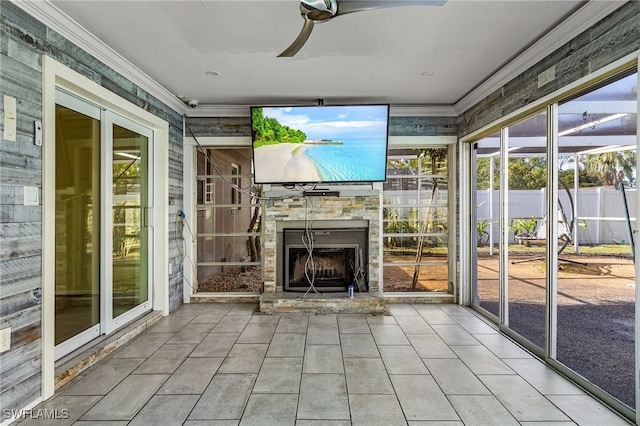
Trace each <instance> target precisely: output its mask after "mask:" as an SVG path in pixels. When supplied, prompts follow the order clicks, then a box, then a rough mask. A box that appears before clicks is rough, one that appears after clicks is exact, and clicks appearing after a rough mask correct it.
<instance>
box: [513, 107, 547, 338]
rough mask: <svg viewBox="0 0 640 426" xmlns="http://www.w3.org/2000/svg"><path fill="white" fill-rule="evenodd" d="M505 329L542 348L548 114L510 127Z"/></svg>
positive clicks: (544, 304)
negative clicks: (507, 307)
mask: <svg viewBox="0 0 640 426" xmlns="http://www.w3.org/2000/svg"><path fill="white" fill-rule="evenodd" d="M508 134H509V136H508V139H507V140H506V141H503V143H505V142H506V143H507V146H508V152H509V153H508V166H509V194H508V200H509V205H508V212H509V217H508V218H507V225H508V226H509V229H508V230H506V231H507V232H509V271H508V275H507V276H508V278H507V279H508V306H509V324H508V325H509V328H511V329H512V330H514V331H516V332H517V333H519V334H520V335H521V336H523V337H524V338H526V339H527V340H529V341H530V342H532V343H534V344H535V345H537V346H539V347H540V348H544V347H545V306H546V288H547V285H546V273H545V270H546V268H545V253H546V248H545V247H546V236H545V227H544V221H545V220H546V217H545V215H546V207H545V205H546V198H545V193H546V187H547V154H546V146H547V138H546V134H547V114H546V112H541V113H539V114H536V115H534V116H532V117H529V118H527V119H525V120H522V121H520V122H518V123H515V124H513V125H511V126H509V128H508Z"/></svg>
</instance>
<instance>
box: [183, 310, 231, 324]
mask: <svg viewBox="0 0 640 426" xmlns="http://www.w3.org/2000/svg"><path fill="white" fill-rule="evenodd" d="M222 318H224V313H222V312H219V311H208V310H205V311H204V312H201V313H200V314H198V315H197V316H196V317H195V318H194V319H192V320H191V323H190V324H212V325H215V324H217V323H219V322H220V321H221V320H222Z"/></svg>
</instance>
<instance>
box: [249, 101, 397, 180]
mask: <svg viewBox="0 0 640 426" xmlns="http://www.w3.org/2000/svg"><path fill="white" fill-rule="evenodd" d="M388 128H389V105H347V106H344V105H340V106H336V105H330V106H292V107H251V129H252V132H251V137H252V143H253V164H254V165H253V167H254V180H255V183H257V184H262V183H269V184H311V183H331V182H339V183H347V182H381V181H384V180H385V179H386V170H387V141H388Z"/></svg>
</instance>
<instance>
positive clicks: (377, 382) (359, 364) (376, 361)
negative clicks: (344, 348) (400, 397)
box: [344, 358, 393, 395]
mask: <svg viewBox="0 0 640 426" xmlns="http://www.w3.org/2000/svg"><path fill="white" fill-rule="evenodd" d="M344 369H345V374H346V376H347V389H348V390H349V394H350V395H351V394H370V395H374V394H393V386H391V380H390V379H389V375H388V374H387V371H386V370H385V368H384V364H383V363H382V359H380V358H345V360H344Z"/></svg>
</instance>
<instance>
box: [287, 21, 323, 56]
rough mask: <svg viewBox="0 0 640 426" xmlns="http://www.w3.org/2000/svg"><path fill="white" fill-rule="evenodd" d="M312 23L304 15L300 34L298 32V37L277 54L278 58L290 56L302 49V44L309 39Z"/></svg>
mask: <svg viewBox="0 0 640 426" xmlns="http://www.w3.org/2000/svg"><path fill="white" fill-rule="evenodd" d="M313 25H314V24H313V21H312V20H311V19H309V18H308V17H306V16H305V17H304V25H303V26H302V30H301V31H300V34H298V37H296V39H295V40H293V43H291V45H290V46H289V47H287V48H286V49H285V50H284V52H282V53H281V54H279V55H278V58H290V57H292V56H294V55H295V54H296V53H298V51H299V50H300V49H302V46H304V44H305V43H306V42H307V40H308V39H309V36H310V35H311V30H313Z"/></svg>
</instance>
